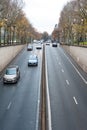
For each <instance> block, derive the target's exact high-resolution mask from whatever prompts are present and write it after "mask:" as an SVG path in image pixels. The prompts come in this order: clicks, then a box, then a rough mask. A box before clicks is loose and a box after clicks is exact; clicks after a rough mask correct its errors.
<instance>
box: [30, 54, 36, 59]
mask: <svg viewBox="0 0 87 130" xmlns="http://www.w3.org/2000/svg"><path fill="white" fill-rule="evenodd" d="M29 57H30V58H31V57H37V55H36V54H31V55H30V56H29Z"/></svg>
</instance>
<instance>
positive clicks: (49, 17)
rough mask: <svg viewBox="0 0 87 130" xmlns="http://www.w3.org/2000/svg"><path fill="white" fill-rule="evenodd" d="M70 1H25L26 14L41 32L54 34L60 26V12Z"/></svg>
mask: <svg viewBox="0 0 87 130" xmlns="http://www.w3.org/2000/svg"><path fill="white" fill-rule="evenodd" d="M68 1H70V0H24V2H25V7H24V12H25V13H26V16H27V18H29V21H30V23H31V24H32V25H33V27H35V28H36V29H37V30H38V31H39V32H41V33H42V32H44V31H47V32H48V33H49V34H51V33H52V31H53V29H54V26H55V24H58V20H59V17H60V12H61V10H62V9H63V7H64V5H66V4H67V2H68Z"/></svg>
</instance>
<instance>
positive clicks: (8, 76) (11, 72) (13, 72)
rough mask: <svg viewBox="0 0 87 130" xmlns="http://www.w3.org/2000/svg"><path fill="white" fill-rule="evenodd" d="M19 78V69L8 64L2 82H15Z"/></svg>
mask: <svg viewBox="0 0 87 130" xmlns="http://www.w3.org/2000/svg"><path fill="white" fill-rule="evenodd" d="M19 78H20V70H19V67H18V66H17V65H15V66H10V67H8V68H7V69H6V71H5V74H4V76H3V83H17V81H18V79H19Z"/></svg>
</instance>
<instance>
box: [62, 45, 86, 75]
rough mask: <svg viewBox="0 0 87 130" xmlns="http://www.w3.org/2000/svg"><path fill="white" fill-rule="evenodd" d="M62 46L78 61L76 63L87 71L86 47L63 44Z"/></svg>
mask: <svg viewBox="0 0 87 130" xmlns="http://www.w3.org/2000/svg"><path fill="white" fill-rule="evenodd" d="M62 47H63V48H64V50H65V51H67V52H68V53H69V54H70V55H71V56H72V57H73V59H74V60H75V61H76V62H77V63H78V65H79V66H80V67H81V68H82V69H83V70H84V71H85V72H86V73H87V48H84V47H76V46H66V45H63V46H62Z"/></svg>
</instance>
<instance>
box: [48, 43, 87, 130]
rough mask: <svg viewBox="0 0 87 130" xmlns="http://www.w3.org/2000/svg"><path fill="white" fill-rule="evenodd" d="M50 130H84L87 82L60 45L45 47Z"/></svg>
mask: <svg viewBox="0 0 87 130" xmlns="http://www.w3.org/2000/svg"><path fill="white" fill-rule="evenodd" d="M46 63H47V79H48V80H47V81H48V89H49V101H50V103H49V105H50V107H49V108H50V119H49V120H51V121H50V122H51V123H50V125H51V126H50V130H87V81H86V79H85V78H86V77H83V76H82V74H81V73H80V72H79V69H78V68H76V67H75V65H74V62H71V59H69V58H68V56H67V55H66V54H65V53H64V51H63V50H62V48H61V47H60V46H58V47H57V48H56V47H52V46H51V45H50V46H46Z"/></svg>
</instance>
